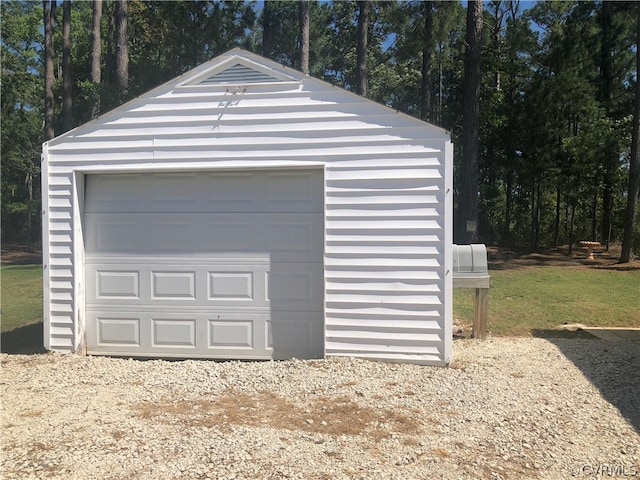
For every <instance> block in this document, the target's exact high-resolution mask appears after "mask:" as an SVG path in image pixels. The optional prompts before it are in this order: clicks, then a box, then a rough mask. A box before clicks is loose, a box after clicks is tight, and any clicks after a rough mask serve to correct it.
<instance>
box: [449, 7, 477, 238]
mask: <svg viewBox="0 0 640 480" xmlns="http://www.w3.org/2000/svg"><path fill="white" fill-rule="evenodd" d="M466 38H467V47H466V50H465V54H464V94H463V118H462V165H461V167H460V194H459V195H460V198H459V200H458V212H457V213H458V214H457V219H456V222H455V223H456V225H457V229H456V231H455V232H454V234H455V237H456V243H475V242H477V241H478V186H479V185H478V178H479V174H478V163H479V157H480V138H479V132H478V130H479V116H480V51H481V47H482V44H481V43H482V0H469V4H468V7H467V36H466Z"/></svg>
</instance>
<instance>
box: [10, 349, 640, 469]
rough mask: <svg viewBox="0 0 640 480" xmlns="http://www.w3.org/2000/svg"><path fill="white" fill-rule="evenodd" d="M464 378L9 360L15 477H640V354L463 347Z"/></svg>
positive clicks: (366, 366) (459, 359)
mask: <svg viewBox="0 0 640 480" xmlns="http://www.w3.org/2000/svg"><path fill="white" fill-rule="evenodd" d="M454 354H455V360H454V362H453V363H452V366H451V367H450V368H433V367H421V366H416V365H395V364H387V363H379V362H370V361H366V360H359V359H351V358H346V359H329V360H314V361H300V360H291V361H283V362H213V361H160V360H152V361H138V360H130V359H114V358H104V357H81V356H68V355H67V356H65V355H57V354H45V355H29V356H22V355H6V354H3V355H1V356H0V361H1V364H2V374H1V380H2V393H1V399H2V461H1V464H0V465H1V469H2V470H1V471H2V478H3V479H20V480H23V479H33V478H42V479H45V478H46V479H100V480H103V479H140V480H147V479H149V480H151V479H153V480H159V479H252V480H253V479H274V480H275V479H283V478H290V479H304V480H307V479H308V480H329V479H375V480H378V479H398V480H400V479H402V480H405V479H436V478H442V479H472V478H478V479H501V478H504V479H507V478H508V479H530V478H541V479H563V478H615V477H619V478H629V477H640V435H639V432H640V345H638V344H637V343H631V342H626V343H625V342H616V343H607V342H605V341H601V340H587V339H549V340H546V339H541V338H518V339H507V338H498V339H492V340H488V341H485V342H479V341H474V340H468V339H465V340H456V341H455V342H454Z"/></svg>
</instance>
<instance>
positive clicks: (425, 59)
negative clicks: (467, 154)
mask: <svg viewBox="0 0 640 480" xmlns="http://www.w3.org/2000/svg"><path fill="white" fill-rule="evenodd" d="M422 11H423V14H422V16H423V17H424V30H423V32H422V82H421V85H420V118H422V120H425V121H428V120H431V64H432V61H433V2H431V1H425V2H422Z"/></svg>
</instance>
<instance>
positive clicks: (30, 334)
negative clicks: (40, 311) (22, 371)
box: [0, 322, 46, 355]
mask: <svg viewBox="0 0 640 480" xmlns="http://www.w3.org/2000/svg"><path fill="white" fill-rule="evenodd" d="M0 352H2V353H11V354H22V355H31V354H35V353H45V352H46V350H45V348H44V336H43V331H42V322H38V323H32V324H31V325H25V326H22V327H18V328H16V329H13V330H9V331H8V332H2V335H1V336H0Z"/></svg>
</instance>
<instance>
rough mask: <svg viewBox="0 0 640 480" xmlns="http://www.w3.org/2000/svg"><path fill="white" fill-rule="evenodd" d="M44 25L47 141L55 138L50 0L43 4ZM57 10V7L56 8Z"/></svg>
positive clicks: (45, 123)
mask: <svg viewBox="0 0 640 480" xmlns="http://www.w3.org/2000/svg"><path fill="white" fill-rule="evenodd" d="M42 6H43V9H42V18H43V23H44V136H45V138H46V139H47V140H51V139H52V138H53V137H55V131H54V128H53V83H54V81H55V78H54V72H53V23H54V20H53V17H54V12H53V11H52V4H51V1H50V0H44V1H43V2H42ZM54 8H55V7H54Z"/></svg>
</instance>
